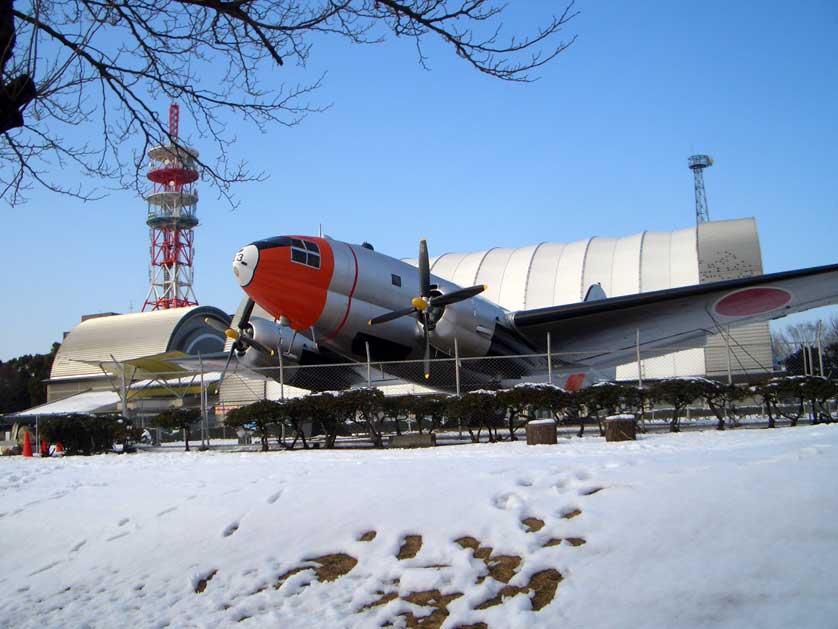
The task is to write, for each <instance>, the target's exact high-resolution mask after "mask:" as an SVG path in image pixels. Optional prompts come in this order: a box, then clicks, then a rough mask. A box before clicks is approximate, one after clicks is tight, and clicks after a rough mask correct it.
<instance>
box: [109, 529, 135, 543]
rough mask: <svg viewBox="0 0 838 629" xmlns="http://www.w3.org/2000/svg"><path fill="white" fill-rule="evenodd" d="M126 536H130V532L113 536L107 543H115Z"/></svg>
mask: <svg viewBox="0 0 838 629" xmlns="http://www.w3.org/2000/svg"><path fill="white" fill-rule="evenodd" d="M126 535H130V533H128V531H126V532H125V533H119V534H118V535H113V536H112V537H109V538H108V539H106V540H105V541H106V542H113V541H115V540H118V539H119V538H121V537H125V536H126Z"/></svg>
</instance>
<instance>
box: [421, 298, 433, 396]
mask: <svg viewBox="0 0 838 629" xmlns="http://www.w3.org/2000/svg"><path fill="white" fill-rule="evenodd" d="M422 324H423V325H422V329H424V330H425V361H424V365H423V366H424V368H425V380H427V379H428V378H430V377H431V339H430V334H429V333H428V311H427V310H425V311H424V312H422Z"/></svg>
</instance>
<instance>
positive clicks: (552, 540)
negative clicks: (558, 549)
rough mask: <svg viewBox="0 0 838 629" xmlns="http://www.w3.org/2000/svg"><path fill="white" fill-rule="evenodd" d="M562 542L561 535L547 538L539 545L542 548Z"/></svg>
mask: <svg viewBox="0 0 838 629" xmlns="http://www.w3.org/2000/svg"><path fill="white" fill-rule="evenodd" d="M561 543H562V538H561V537H551V538H550V539H548V540H547V541H546V542H544V544H543V545H542V546H541V547H542V548H547V547H548V546H558V545H559V544H561Z"/></svg>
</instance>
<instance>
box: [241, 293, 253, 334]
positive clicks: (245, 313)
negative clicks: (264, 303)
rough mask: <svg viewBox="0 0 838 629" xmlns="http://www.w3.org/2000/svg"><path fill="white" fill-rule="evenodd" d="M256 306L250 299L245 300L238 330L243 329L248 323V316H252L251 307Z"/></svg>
mask: <svg viewBox="0 0 838 629" xmlns="http://www.w3.org/2000/svg"><path fill="white" fill-rule="evenodd" d="M255 305H256V302H254V301H253V300H252V299H251V298H250V297H248V298H247V303H245V305H244V309H243V310H242V318H241V319H239V330H241V329H242V328H244V327H245V326H246V325H247V323H248V321H250V315H252V314H253V306H255Z"/></svg>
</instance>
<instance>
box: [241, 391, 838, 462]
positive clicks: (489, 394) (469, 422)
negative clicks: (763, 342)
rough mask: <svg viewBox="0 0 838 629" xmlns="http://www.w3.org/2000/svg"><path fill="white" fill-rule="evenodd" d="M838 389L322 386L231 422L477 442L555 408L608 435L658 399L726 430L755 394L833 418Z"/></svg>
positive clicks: (770, 411) (260, 429)
mask: <svg viewBox="0 0 838 629" xmlns="http://www.w3.org/2000/svg"><path fill="white" fill-rule="evenodd" d="M836 396H838V382H836V381H835V380H830V379H826V378H821V377H817V376H794V377H787V378H776V379H772V380H768V381H766V382H763V383H760V384H757V385H728V384H723V383H719V382H715V381H712V380H707V379H704V378H671V379H665V380H658V381H653V382H648V383H646V386H644V387H643V388H639V387H637V386H636V385H633V384H621V383H611V382H606V383H600V384H596V385H593V386H591V387H587V388H584V389H581V390H579V391H565V390H563V389H561V388H559V387H556V386H552V385H547V384H522V385H518V386H515V387H513V388H510V389H501V390H497V391H486V390H481V391H473V392H469V393H466V394H464V395H461V396H448V395H442V394H435V395H399V396H392V397H385V396H384V395H383V394H382V393H381V391H379V390H377V389H353V390H349V391H343V392H338V393H317V394H311V395H307V396H305V397H301V398H294V399H289V400H284V401H270V400H263V401H260V402H256V403H254V404H250V405H248V406H244V407H241V408H238V409H236V410H234V411H231V412H230V413H229V414H228V415H227V418H226V422H225V423H226V424H227V425H228V426H233V427H243V428H247V429H249V430H251V431H253V432H254V433H255V434H256V435H257V436H258V437H259V439H260V441H261V444H262V449H263V450H267V449H268V448H269V439H270V437H271V436H272V435H276V434H277V432H280V430H279V429H280V427H282V426H284V427H285V428H286V429H287V431H288V432H290V434H291V435H292V436H293V440H292V441H291V442H290V443H289V442H287V441H286V442H283V443H282V445H283V446H284V447H287V448H293V447H295V445H296V444H297V442H298V441H300V442H301V443H302V446H303V447H304V448H305V447H308V443H307V442H306V437H305V434H304V431H303V426H304V424H311V425H312V426H313V427H314V434H322V435H324V443H325V447H327V448H332V447H334V444H335V440H336V438H337V436H338V435H339V434H349V433H350V432H352V431H353V430H352V429H353V428H355V429H358V428H361V429H363V430H364V431H365V432H366V433H367V434H368V436H369V438H370V440H371V441H372V443H373V445H375V446H376V447H381V446H382V445H383V434H384V423H385V421H386V420H393V421H395V428H396V432H399V431H400V423H401V421H403V420H406V419H410V418H413V420H414V421H415V422H416V425H417V428H418V430H419V432H422V431H423V430H428V431H435V430H437V429H439V428H440V427H443V426H444V427H447V428H452V427H454V426H460V427H462V428H463V429H465V430H467V431H468V432H469V434H470V435H471V438H472V440H473V441H475V442H476V441H479V440H480V437H481V434H482V432H483V431H484V430H485V431H486V433H487V435H488V438H489V441H492V442H494V441H497V440H500V439H501V438H504V437H503V436H502V433H503V434H505V435H506V436H507V437H508V438H509V439H511V440H514V439H516V438H517V437H516V432H517V431H518V430H519V429H520V428H521V426H523V425H524V424H526V423H527V422H528V421H529V420H531V419H534V418H535V417H536V416H538V415H539V414H541V415H542V416H543V415H544V414H550V415H552V417H554V418H555V419H556V421H557V422H559V423H562V424H576V423H578V425H579V435H580V436H581V435H582V434H583V432H584V429H585V426H586V424H596V425H597V426H598V428H599V430H600V433H601V434H603V421H604V420H605V418H606V417H608V416H610V415H619V414H633V415H639V414H640V413H641V411H642V410H643V409H644V408H645V409H648V408H650V407H651V406H652V405H663V406H666V407H667V408H668V409H671V414H672V417H671V420H670V422H669V428H670V430H671V431H672V432H678V431H679V430H680V421H681V418H682V417H683V416H684V414H685V412H686V409H687V408H688V407H690V406H692V405H694V404H696V403H704V404H706V405H707V407H708V408H709V409H710V410H711V412H712V413H713V414H714V415H715V417H716V419H717V428H718V429H720V430H724V429H725V427H726V426H727V422H728V420H729V418H735V417H736V414H737V405H739V404H741V403H742V402H743V401H744V400H746V399H757V400H758V401H759V402H760V403H761V404H762V405H763V407H764V408H765V410H766V414H767V415H768V420H769V426H770V427H774V425H775V418H776V417H778V416H782V417H785V418H787V419H789V420H790V421H791V422H792V424H793V425H794V424H796V423H797V421H798V419H799V418H800V417H802V416H803V414H804V413H805V412H807V411H809V412H810V413H811V416H812V417H813V418H814V420H815V421H816V422H817V421H827V422H829V421H832V416H831V414H830V411H829V408H828V401H829V400H831V399H834V398H835V397H836Z"/></svg>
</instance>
